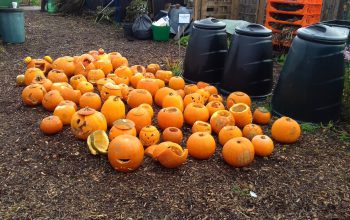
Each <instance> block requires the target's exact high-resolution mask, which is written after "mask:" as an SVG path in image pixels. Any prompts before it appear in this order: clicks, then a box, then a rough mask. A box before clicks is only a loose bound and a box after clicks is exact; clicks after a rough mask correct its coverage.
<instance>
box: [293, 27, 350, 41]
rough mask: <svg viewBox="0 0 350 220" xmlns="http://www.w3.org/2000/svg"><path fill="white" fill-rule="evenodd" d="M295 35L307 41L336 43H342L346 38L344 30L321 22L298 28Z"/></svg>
mask: <svg viewBox="0 0 350 220" xmlns="http://www.w3.org/2000/svg"><path fill="white" fill-rule="evenodd" d="M297 36H298V37H300V38H302V39H304V40H308V41H314V42H321V43H336V44H337V43H339V44H343V43H345V42H346V40H347V39H348V36H347V35H346V34H345V33H344V32H341V31H339V30H337V28H333V27H330V26H328V25H323V24H315V25H311V26H308V27H304V28H300V29H298V32H297Z"/></svg>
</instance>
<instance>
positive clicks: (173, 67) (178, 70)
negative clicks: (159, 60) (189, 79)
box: [165, 57, 183, 76]
mask: <svg viewBox="0 0 350 220" xmlns="http://www.w3.org/2000/svg"><path fill="white" fill-rule="evenodd" d="M165 65H166V69H168V70H170V71H171V72H173V74H174V76H182V72H183V61H182V59H176V58H173V57H166V58H165Z"/></svg>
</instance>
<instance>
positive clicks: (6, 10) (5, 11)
mask: <svg viewBox="0 0 350 220" xmlns="http://www.w3.org/2000/svg"><path fill="white" fill-rule="evenodd" d="M8 12H10V13H11V12H23V9H20V8H1V7H0V13H8Z"/></svg>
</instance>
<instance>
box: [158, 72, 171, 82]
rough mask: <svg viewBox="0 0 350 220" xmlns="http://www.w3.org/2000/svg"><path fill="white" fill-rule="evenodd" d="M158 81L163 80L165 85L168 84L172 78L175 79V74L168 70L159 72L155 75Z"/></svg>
mask: <svg viewBox="0 0 350 220" xmlns="http://www.w3.org/2000/svg"><path fill="white" fill-rule="evenodd" d="M155 76H156V78H157V79H161V80H163V81H164V82H165V83H168V82H169V80H170V78H171V77H173V72H171V71H167V70H158V71H157V72H156V73H155Z"/></svg>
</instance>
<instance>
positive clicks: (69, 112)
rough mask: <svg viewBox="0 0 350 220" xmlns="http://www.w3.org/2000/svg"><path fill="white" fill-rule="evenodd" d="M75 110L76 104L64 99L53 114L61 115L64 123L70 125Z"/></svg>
mask: <svg viewBox="0 0 350 220" xmlns="http://www.w3.org/2000/svg"><path fill="white" fill-rule="evenodd" d="M75 112H76V108H75V106H74V105H72V104H68V103H67V102H65V101H62V102H60V104H58V105H57V107H56V108H55V111H54V112H53V115H55V116H57V117H59V118H60V120H61V121H62V123H63V124H64V125H69V124H70V122H71V121H72V117H73V115H74V114H75Z"/></svg>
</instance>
